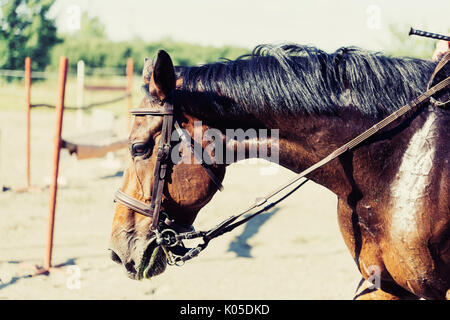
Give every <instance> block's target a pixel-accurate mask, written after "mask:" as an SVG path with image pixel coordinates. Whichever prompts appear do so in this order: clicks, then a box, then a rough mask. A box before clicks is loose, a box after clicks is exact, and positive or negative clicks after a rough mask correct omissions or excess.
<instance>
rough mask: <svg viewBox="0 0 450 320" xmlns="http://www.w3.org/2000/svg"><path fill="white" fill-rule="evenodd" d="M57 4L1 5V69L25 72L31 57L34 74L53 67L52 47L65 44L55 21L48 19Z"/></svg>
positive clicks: (33, 0) (48, 0) (28, 0)
mask: <svg viewBox="0 0 450 320" xmlns="http://www.w3.org/2000/svg"><path fill="white" fill-rule="evenodd" d="M53 3H54V0H7V1H6V2H5V1H1V2H0V5H1V15H0V68H4V69H23V66H24V60H25V58H26V57H31V61H32V64H33V69H34V70H44V69H45V67H46V66H47V65H48V64H49V63H50V51H51V49H52V47H53V46H54V45H55V44H57V43H59V42H61V40H60V39H59V38H58V37H57V35H56V26H55V21H54V20H53V19H50V18H49V17H48V12H49V10H50V8H51V6H52V5H53Z"/></svg>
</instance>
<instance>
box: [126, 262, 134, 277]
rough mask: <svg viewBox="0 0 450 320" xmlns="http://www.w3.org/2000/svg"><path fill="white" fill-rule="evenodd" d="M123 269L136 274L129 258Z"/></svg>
mask: <svg viewBox="0 0 450 320" xmlns="http://www.w3.org/2000/svg"><path fill="white" fill-rule="evenodd" d="M124 266H125V269H127V271H128V272H129V273H131V274H133V275H134V274H136V269H135V268H134V261H133V260H131V261H130V262H127V263H125V265H124Z"/></svg>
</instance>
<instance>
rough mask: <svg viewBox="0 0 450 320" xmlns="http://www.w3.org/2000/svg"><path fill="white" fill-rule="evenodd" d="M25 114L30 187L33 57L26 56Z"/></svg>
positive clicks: (26, 156)
mask: <svg viewBox="0 0 450 320" xmlns="http://www.w3.org/2000/svg"><path fill="white" fill-rule="evenodd" d="M25 114H26V132H25V135H26V137H25V158H26V159H25V176H26V178H25V179H26V188H29V187H30V184H31V182H30V175H31V174H30V134H31V133H30V130H31V129H30V127H31V59H30V57H27V58H25Z"/></svg>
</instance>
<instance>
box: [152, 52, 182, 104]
mask: <svg viewBox="0 0 450 320" xmlns="http://www.w3.org/2000/svg"><path fill="white" fill-rule="evenodd" d="M175 81H176V79H175V70H174V67H173V63H172V59H171V58H170V56H169V54H168V53H167V52H165V51H164V50H159V51H158V55H157V57H156V61H155V65H154V67H153V72H152V76H151V79H150V85H149V91H150V93H151V94H152V95H153V96H155V97H157V98H158V99H159V100H164V99H165V98H166V97H168V96H169V95H170V93H171V92H172V90H173V89H175Z"/></svg>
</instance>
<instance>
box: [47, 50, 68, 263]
mask: <svg viewBox="0 0 450 320" xmlns="http://www.w3.org/2000/svg"><path fill="white" fill-rule="evenodd" d="M67 64H68V60H67V58H66V57H61V59H60V61H59V91H58V92H59V97H58V103H57V105H56V131H55V137H54V149H53V172H52V181H51V185H50V205H49V207H50V211H49V217H48V218H49V219H48V238H47V250H46V259H45V264H44V269H45V270H49V269H50V267H51V266H52V250H53V229H54V225H55V208H56V191H57V189H58V169H59V153H60V150H61V149H60V146H61V130H62V121H63V112H64V96H65V90H66V78H67Z"/></svg>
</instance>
